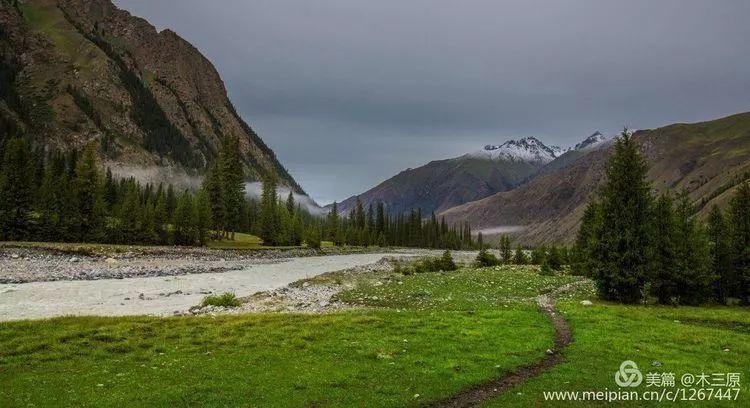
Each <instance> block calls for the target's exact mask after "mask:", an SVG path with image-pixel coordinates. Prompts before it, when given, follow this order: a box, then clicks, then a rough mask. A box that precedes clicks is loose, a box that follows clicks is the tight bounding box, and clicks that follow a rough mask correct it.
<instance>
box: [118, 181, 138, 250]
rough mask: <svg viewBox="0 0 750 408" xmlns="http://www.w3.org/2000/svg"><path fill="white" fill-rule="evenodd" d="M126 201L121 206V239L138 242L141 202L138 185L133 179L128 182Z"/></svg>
mask: <svg viewBox="0 0 750 408" xmlns="http://www.w3.org/2000/svg"><path fill="white" fill-rule="evenodd" d="M126 188H127V190H126V192H125V197H124V201H123V203H122V206H121V207H120V228H119V230H120V240H121V241H122V242H127V243H130V242H138V239H139V237H140V236H141V218H142V217H143V215H142V213H141V204H140V199H139V197H138V185H137V184H136V183H135V182H134V181H131V182H129V183H128V184H127V187H126Z"/></svg>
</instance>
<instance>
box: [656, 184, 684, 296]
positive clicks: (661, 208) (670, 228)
mask: <svg viewBox="0 0 750 408" xmlns="http://www.w3.org/2000/svg"><path fill="white" fill-rule="evenodd" d="M652 222H653V228H654V230H653V232H654V240H653V249H654V252H653V257H652V261H653V262H654V264H653V265H652V269H651V270H652V271H653V275H652V276H651V277H650V279H651V294H653V295H654V296H656V298H657V299H658V300H659V303H661V304H670V303H675V302H676V301H677V298H678V294H679V275H680V267H679V265H678V263H677V261H678V259H677V218H676V216H675V212H674V201H673V199H672V195H671V194H670V193H664V194H662V195H661V196H660V197H659V198H658V199H657V200H656V204H655V205H654V210H653V221H652Z"/></svg>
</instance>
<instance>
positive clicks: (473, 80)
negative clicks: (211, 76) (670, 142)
mask: <svg viewBox="0 0 750 408" xmlns="http://www.w3.org/2000/svg"><path fill="white" fill-rule="evenodd" d="M116 3H117V4H118V5H119V6H120V7H122V8H125V9H128V10H129V11H131V12H132V13H133V14H136V15H139V16H142V17H145V18H147V19H148V20H149V21H151V22H152V23H153V24H155V25H156V26H157V27H158V28H164V27H170V28H172V29H173V30H175V31H176V32H178V33H179V34H180V35H182V36H183V37H185V38H186V39H187V40H189V41H191V42H192V43H193V44H195V45H196V46H197V47H198V48H199V49H200V50H201V51H202V52H203V53H204V54H205V55H206V56H207V57H208V58H209V59H211V60H212V61H213V62H214V63H215V65H216V66H217V68H218V69H219V71H220V73H221V74H222V77H223V78H224V80H225V82H226V84H227V88H228V89H229V92H230V97H231V98H232V100H233V102H234V103H235V105H236V106H237V108H238V110H239V111H240V112H241V113H242V114H243V116H244V117H245V118H246V119H247V120H248V121H249V122H250V123H251V125H252V126H253V127H254V128H255V129H256V130H257V131H258V133H259V134H260V135H261V137H263V139H264V140H265V141H266V142H267V143H268V144H269V145H270V146H271V147H272V148H273V149H274V150H275V151H276V152H277V154H278V156H279V157H280V159H281V160H282V162H283V163H284V164H285V165H286V166H287V167H288V168H289V169H290V171H291V172H292V174H293V175H294V176H295V177H296V178H297V180H298V181H299V182H300V183H301V184H302V186H303V187H304V188H305V189H306V190H307V191H308V192H310V193H311V195H312V196H313V197H314V198H316V199H317V200H318V201H320V202H321V203H326V202H329V201H331V200H334V199H337V200H341V199H343V198H346V197H347V196H349V195H352V194H355V193H358V192H361V191H364V190H366V189H368V188H370V187H372V186H373V185H374V184H376V183H377V182H379V181H382V180H384V179H386V178H388V177H390V176H391V175H393V174H395V173H397V172H398V171H400V170H403V169H404V168H406V167H415V166H418V165H420V164H423V163H425V162H427V161H430V160H433V159H439V158H445V157H453V156H458V155H460V154H462V153H465V152H468V151H473V150H476V148H477V147H478V146H483V145H485V144H488V143H501V142H503V141H505V140H507V139H509V138H518V137H524V136H536V137H538V138H540V139H541V140H543V141H545V142H548V143H550V144H558V145H561V146H566V145H572V144H575V143H576V142H578V141H580V140H581V139H583V138H584V137H585V136H587V135H589V134H590V133H592V132H593V131H594V130H597V129H600V130H602V131H604V132H605V133H610V134H611V133H613V132H615V131H616V130H617V129H619V128H621V127H622V126H623V125H629V126H631V127H634V128H649V127H656V126H660V125H664V124H667V123H671V122H678V121H683V122H684V121H698V120H705V119H711V118H714V117H719V116H723V115H727V114H731V113H736V112H740V111H747V110H750V92H748V91H750V75H748V72H750V53H748V52H747V44H746V42H747V39H748V38H750V25H748V24H747V21H746V20H747V16H748V15H750V2H747V1H742V0H737V1H729V0H727V1H721V2H708V1H685V0H673V1H658V2H654V1H646V0H639V1H629V2H610V1H601V0H587V1H575V2H559V1H520V0H519V1H494V0H467V1H461V2H457V1H447V0H410V1H406V2H404V1H395V0H385V1H378V2H373V1H364V0H336V1H333V0H321V1H315V2H310V1H305V0H288V1H274V0H253V1H243V0H224V1H221V2H206V1H200V0H181V1H180V2H179V6H176V2H173V1H167V0H116Z"/></svg>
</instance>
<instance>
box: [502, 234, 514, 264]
mask: <svg viewBox="0 0 750 408" xmlns="http://www.w3.org/2000/svg"><path fill="white" fill-rule="evenodd" d="M500 259H502V261H503V263H504V264H506V265H508V264H510V263H511V261H512V259H513V250H512V249H511V246H510V237H509V236H507V235H503V236H501V237H500Z"/></svg>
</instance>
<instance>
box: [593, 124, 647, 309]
mask: <svg viewBox="0 0 750 408" xmlns="http://www.w3.org/2000/svg"><path fill="white" fill-rule="evenodd" d="M647 170H648V166H647V164H646V160H645V158H644V157H643V155H642V154H641V152H640V150H639V147H638V144H637V143H636V141H635V140H634V139H633V137H632V135H631V134H630V132H629V131H628V130H627V129H626V130H624V131H623V132H622V134H621V135H620V137H618V138H617V140H616V141H615V145H614V153H613V154H612V156H611V157H610V159H609V162H608V163H607V169H606V181H605V183H604V185H603V187H602V189H601V193H600V196H601V206H602V209H601V211H602V215H603V221H602V228H601V229H600V230H599V231H598V234H597V237H596V238H595V241H596V242H595V249H594V251H592V254H591V258H592V263H593V265H592V266H593V270H594V279H595V281H596V284H597V288H598V291H599V295H600V296H601V297H602V298H604V299H606V300H615V301H619V302H623V303H635V302H638V301H640V300H641V299H642V298H643V288H644V284H645V282H646V280H647V279H648V277H649V276H650V275H651V271H650V266H652V262H651V260H650V258H651V245H652V240H651V236H652V223H651V207H652V198H651V192H650V190H651V187H650V185H649V183H648V181H647V180H646V172H647Z"/></svg>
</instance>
